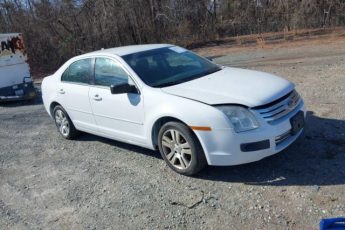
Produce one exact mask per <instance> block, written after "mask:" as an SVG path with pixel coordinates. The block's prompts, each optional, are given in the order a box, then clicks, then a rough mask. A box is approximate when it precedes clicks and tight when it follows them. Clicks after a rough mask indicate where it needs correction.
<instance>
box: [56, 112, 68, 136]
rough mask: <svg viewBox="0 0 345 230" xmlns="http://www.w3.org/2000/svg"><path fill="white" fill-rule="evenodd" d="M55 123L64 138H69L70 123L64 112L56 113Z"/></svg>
mask: <svg viewBox="0 0 345 230" xmlns="http://www.w3.org/2000/svg"><path fill="white" fill-rule="evenodd" d="M55 123H56V126H57V127H58V129H59V132H60V133H61V134H62V135H63V136H64V137H67V136H68V134H69V122H68V119H67V117H66V115H65V113H64V112H63V111H62V110H56V112H55Z"/></svg>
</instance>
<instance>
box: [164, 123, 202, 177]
mask: <svg viewBox="0 0 345 230" xmlns="http://www.w3.org/2000/svg"><path fill="white" fill-rule="evenodd" d="M158 147H159V151H160V153H161V155H162V157H163V159H164V160H165V162H166V163H167V165H168V166H169V167H170V168H171V169H173V170H174V171H175V172H177V173H179V174H182V175H186V176H192V175H195V174H196V173H198V172H199V171H200V170H201V169H203V168H204V167H205V166H206V164H207V162H206V158H205V154H204V151H203V149H202V147H201V145H200V142H199V140H198V138H197V137H196V136H195V134H194V133H193V131H192V130H191V129H190V128H189V127H187V126H186V125H184V124H182V123H180V122H168V123H166V124H164V125H163V126H162V127H161V129H160V131H159V134H158Z"/></svg>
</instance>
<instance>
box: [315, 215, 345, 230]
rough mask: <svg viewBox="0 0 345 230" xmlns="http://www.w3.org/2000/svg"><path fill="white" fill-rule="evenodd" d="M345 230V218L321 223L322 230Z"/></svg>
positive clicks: (324, 220) (331, 219) (326, 220)
mask: <svg viewBox="0 0 345 230" xmlns="http://www.w3.org/2000/svg"><path fill="white" fill-rule="evenodd" d="M333 229H335V230H345V218H330V219H322V220H321V221H320V230H333Z"/></svg>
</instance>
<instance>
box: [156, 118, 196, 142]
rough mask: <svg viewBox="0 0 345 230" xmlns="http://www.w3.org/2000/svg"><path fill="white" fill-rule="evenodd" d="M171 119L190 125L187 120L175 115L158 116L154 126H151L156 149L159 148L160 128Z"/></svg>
mask: <svg viewBox="0 0 345 230" xmlns="http://www.w3.org/2000/svg"><path fill="white" fill-rule="evenodd" d="M171 121H175V122H179V123H182V124H184V125H186V126H187V127H189V126H188V125H187V124H186V123H185V122H183V121H182V120H180V119H178V118H176V117H173V116H164V117H160V118H158V119H157V120H156V121H155V122H154V123H153V126H152V128H151V141H152V145H153V148H154V149H158V133H159V130H160V129H161V127H162V126H163V125H164V124H166V123H168V122H171Z"/></svg>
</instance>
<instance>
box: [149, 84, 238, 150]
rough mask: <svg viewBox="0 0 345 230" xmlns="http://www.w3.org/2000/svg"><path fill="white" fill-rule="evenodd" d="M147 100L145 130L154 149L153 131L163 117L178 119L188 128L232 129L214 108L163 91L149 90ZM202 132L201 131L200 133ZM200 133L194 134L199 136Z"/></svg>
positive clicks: (222, 115)
mask: <svg viewBox="0 0 345 230" xmlns="http://www.w3.org/2000/svg"><path fill="white" fill-rule="evenodd" d="M144 90H145V89H144ZM144 95H145V99H144V103H145V122H144V125H145V130H146V139H147V140H148V145H149V146H150V147H151V148H154V144H153V142H152V130H153V127H154V124H155V123H156V121H158V120H159V119H160V118H163V117H172V118H175V119H178V120H180V121H182V122H183V123H185V124H186V125H188V126H202V127H210V128H211V129H215V130H219V129H231V126H230V124H229V121H228V119H227V118H226V116H225V115H224V114H223V113H222V112H221V111H219V110H218V109H216V108H215V107H213V106H210V105H207V104H204V103H201V102H198V101H194V100H190V99H187V98H182V97H179V96H175V95H170V94H167V93H164V92H162V91H161V90H147V91H145V92H144ZM198 132H200V131H198ZM198 132H195V131H194V133H195V134H196V135H197V136H199V135H198Z"/></svg>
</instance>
